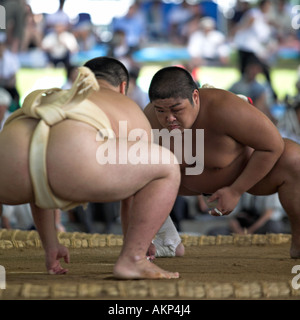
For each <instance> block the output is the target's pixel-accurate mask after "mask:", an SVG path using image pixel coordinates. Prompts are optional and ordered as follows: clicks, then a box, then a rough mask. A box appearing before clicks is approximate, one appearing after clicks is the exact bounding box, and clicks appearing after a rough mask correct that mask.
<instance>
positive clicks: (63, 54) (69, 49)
mask: <svg viewBox="0 0 300 320" xmlns="http://www.w3.org/2000/svg"><path fill="white" fill-rule="evenodd" d="M42 48H43V50H44V51H45V52H46V54H47V56H48V59H49V62H50V63H52V64H53V65H54V66H55V67H56V66H58V65H59V64H60V63H61V64H63V65H64V66H65V67H68V66H69V65H70V58H71V55H72V54H74V53H76V52H77V51H78V49H79V45H78V42H77V40H76V38H75V36H74V35H73V33H71V32H69V31H67V30H66V26H65V25H63V24H57V25H55V31H53V32H50V33H49V34H48V35H46V36H45V38H44V39H43V41H42Z"/></svg>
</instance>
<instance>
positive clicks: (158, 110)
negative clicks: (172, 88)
mask: <svg viewBox="0 0 300 320" xmlns="http://www.w3.org/2000/svg"><path fill="white" fill-rule="evenodd" d="M155 111H156V112H157V113H164V110H162V109H155Z"/></svg>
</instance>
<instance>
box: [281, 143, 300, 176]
mask: <svg viewBox="0 0 300 320" xmlns="http://www.w3.org/2000/svg"><path fill="white" fill-rule="evenodd" d="M281 162H282V163H281V167H282V168H283V169H284V170H286V171H287V173H288V174H289V176H290V177H292V178H296V179H297V178H299V177H300V145H299V144H297V143H294V142H292V141H287V142H286V146H285V149H284V152H283V155H282V157H281Z"/></svg>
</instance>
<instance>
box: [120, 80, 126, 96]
mask: <svg viewBox="0 0 300 320" xmlns="http://www.w3.org/2000/svg"><path fill="white" fill-rule="evenodd" d="M126 87H127V82H126V81H122V82H121V84H120V93H122V94H124V95H126V93H127V90H126Z"/></svg>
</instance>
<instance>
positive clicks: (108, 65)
mask: <svg viewBox="0 0 300 320" xmlns="http://www.w3.org/2000/svg"><path fill="white" fill-rule="evenodd" d="M84 66H85V67H87V68H89V69H91V71H93V73H94V74H95V76H96V78H97V79H103V80H105V81H107V82H108V83H110V84H111V85H113V86H114V87H118V86H119V85H120V84H121V83H122V82H123V81H125V82H126V92H127V90H128V86H129V74H128V70H127V69H126V67H125V66H124V64H123V63H122V62H120V61H119V60H117V59H114V58H111V57H97V58H94V59H91V60H89V61H87V62H86V63H85V64H84Z"/></svg>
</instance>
